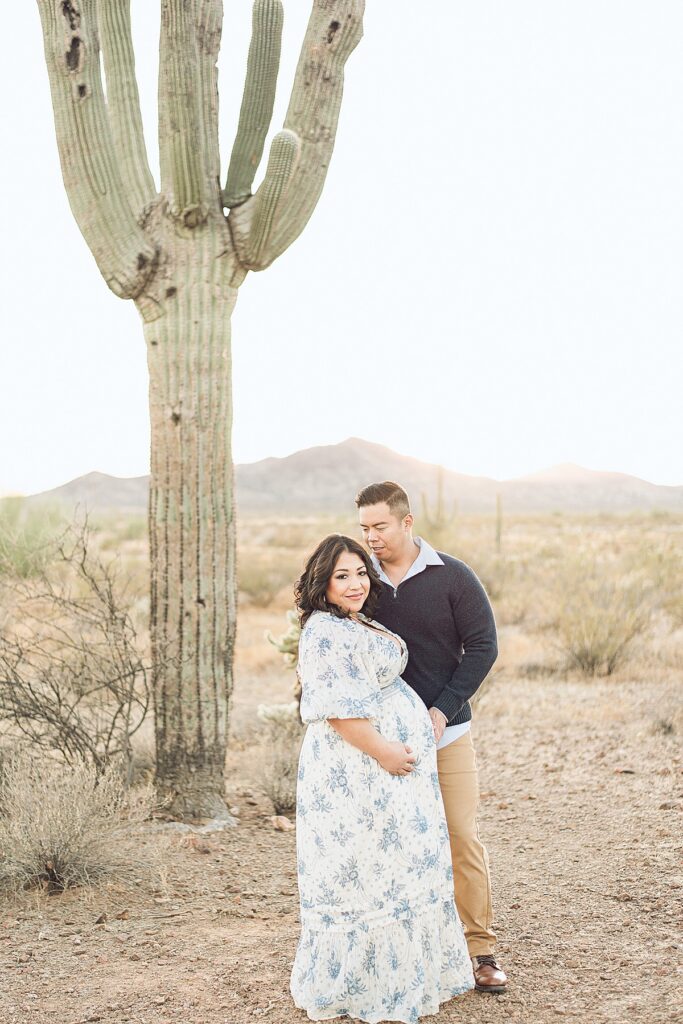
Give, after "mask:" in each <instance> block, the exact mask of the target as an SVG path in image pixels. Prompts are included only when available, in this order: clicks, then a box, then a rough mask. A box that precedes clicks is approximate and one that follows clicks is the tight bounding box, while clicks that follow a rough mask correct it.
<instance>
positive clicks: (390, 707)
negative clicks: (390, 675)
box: [377, 680, 436, 756]
mask: <svg viewBox="0 0 683 1024" xmlns="http://www.w3.org/2000/svg"><path fill="white" fill-rule="evenodd" d="M383 697H384V699H383V700H382V710H381V713H380V716H379V720H378V723H377V724H378V726H379V730H380V732H381V733H382V736H384V738H385V739H387V740H390V741H394V740H398V741H399V742H401V743H405V744H407V745H408V746H409V747H412V750H413V753H414V754H417V755H418V756H420V755H424V754H428V753H430V752H433V751H434V749H435V746H436V745H435V741H434V729H433V727H432V722H431V719H430V717H429V714H428V712H427V708H426V707H425V706H424V704H423V703H422V701H421V700H420V698H419V697H417V696H416V694H414V693H413V691H412V690H411V689H410V687H409V686H408V684H407V683H404V682H403V680H399V685H396V684H392V688H391V692H388V693H386V694H384V695H383Z"/></svg>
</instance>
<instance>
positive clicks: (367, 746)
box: [328, 718, 417, 775]
mask: <svg viewBox="0 0 683 1024" xmlns="http://www.w3.org/2000/svg"><path fill="white" fill-rule="evenodd" d="M328 722H329V724H330V725H331V726H332V728H333V729H334V731H335V732H338V733H339V735H340V736H341V737H342V739H344V740H346V742H347V743H350V744H351V746H352V747H356V748H357V749H358V750H362V751H363V753H364V754H370V756H371V757H374V758H375V760H376V761H378V762H379V764H380V765H381V767H382V768H384V769H385V771H387V772H389V773H390V774H391V775H409V774H410V772H412V770H413V767H414V765H415V761H416V760H417V758H416V757H415V755H414V754H413V752H412V749H411V748H410V747H407V746H406V745H405V743H401V741H400V740H393V741H392V740H385V739H384V737H383V736H381V735H380V733H378V732H377V729H375V727H374V725H372V724H371V722H370V721H369V719H367V718H329V719H328Z"/></svg>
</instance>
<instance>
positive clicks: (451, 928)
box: [290, 612, 474, 1024]
mask: <svg viewBox="0 0 683 1024" xmlns="http://www.w3.org/2000/svg"><path fill="white" fill-rule="evenodd" d="M366 621H370V620H366ZM373 625H375V626H377V628H379V629H383V628H384V627H381V626H380V625H379V623H373ZM407 660H408V655H407V652H406V648H405V644H404V643H403V641H401V647H400V648H399V647H398V645H397V644H396V643H395V642H394V641H393V640H392V639H390V637H388V636H382V635H381V634H380V633H377V632H375V631H373V630H371V629H369V628H368V627H367V626H364V625H362V624H361V623H360V622H354V621H353V620H352V619H340V618H337V617H336V616H334V615H332V614H330V613H327V612H314V613H313V615H311V617H310V619H309V620H308V622H307V623H306V625H305V626H304V629H303V631H302V634H301V640H300V645H299V672H300V675H301V681H302V697H301V715H302V718H303V720H304V721H305V722H306V723H308V729H307V731H306V735H305V737H304V742H303V746H302V748H301V756H300V759H299V775H298V785H297V817H296V828H297V857H298V881H299V896H300V900H301V937H300V940H299V945H298V948H297V952H296V958H295V961H294V966H293V968H292V976H291V982H290V989H291V993H292V996H293V998H294V1002H295V1003H296V1005H297V1006H298V1007H300V1008H301V1009H303V1010H306V1011H307V1013H308V1016H309V1017H310V1018H311V1019H312V1020H327V1019H329V1018H331V1017H337V1016H348V1017H353V1018H357V1019H360V1020H363V1021H368V1022H370V1024H376V1022H378V1021H404V1022H408V1024H413V1022H415V1021H417V1019H418V1017H421V1016H422V1015H423V1014H431V1013H436V1012H437V1011H438V1009H439V1004H440V1003H442V1002H444V1001H446V1000H447V999H450V998H451V997H453V996H456V995H459V994H460V993H462V992H466V991H467V990H468V989H471V988H473V987H474V978H473V975H472V966H471V963H470V959H469V956H468V953H467V946H466V943H465V938H464V934H463V929H462V925H461V923H460V918H459V917H458V913H457V910H456V908H455V903H454V901H453V868H452V865H451V855H450V847H449V841H448V831H447V828H446V820H445V816H444V809H443V803H442V800H441V791H440V789H439V777H438V774H437V768H436V745H435V742H434V732H433V729H432V724H431V720H430V718H429V715H428V713H427V709H426V708H425V706H424V704H423V703H422V701H421V700H420V699H419V698H418V697H417V696H416V695H415V693H414V692H413V691H412V690H411V688H410V687H409V686H408V684H407V683H405V682H404V681H403V680H402V679H400V678H399V673H400V672H402V671H403V669H404V668H405V665H406V662H407ZM328 718H369V719H371V721H372V722H373V724H374V725H375V727H376V728H377V729H378V730H379V732H380V733H381V734H382V736H384V737H385V738H386V739H388V740H390V741H392V740H400V741H401V742H402V743H406V744H407V745H408V746H409V747H411V748H412V751H413V753H414V754H415V755H416V757H417V762H416V766H415V769H414V771H412V772H411V773H410V774H409V775H405V776H398V775H391V774H389V772H387V771H386V770H385V769H383V768H382V767H381V766H380V765H379V763H378V762H377V761H376V760H375V759H374V758H373V757H370V756H369V755H368V754H364V753H363V752H362V751H360V750H358V749H357V748H356V747H353V746H351V744H350V743H347V742H346V741H345V740H343V739H342V738H341V736H340V735H339V734H338V733H337V732H335V730H334V729H333V728H332V726H331V725H330V724H329V723H328V722H327V721H326V719H328Z"/></svg>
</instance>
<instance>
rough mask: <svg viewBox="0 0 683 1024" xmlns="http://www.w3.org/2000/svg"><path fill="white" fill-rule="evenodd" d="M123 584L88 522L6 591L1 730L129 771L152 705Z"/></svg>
mask: <svg viewBox="0 0 683 1024" xmlns="http://www.w3.org/2000/svg"><path fill="white" fill-rule="evenodd" d="M121 575H122V574H121V573H120V572H119V570H118V568H117V565H116V562H115V561H111V560H110V561H105V560H103V559H102V558H101V557H100V556H99V554H98V553H97V552H96V551H93V545H92V537H91V533H90V529H89V526H88V523H87V521H86V522H84V523H81V524H78V523H76V524H74V525H73V526H71V527H69V528H68V529H67V530H66V531H65V532H64V534H63V535H62V537H61V538H60V539H59V540H58V541H57V542H56V544H55V549H54V551H53V561H52V562H51V564H50V565H49V567H48V568H46V569H42V570H41V571H40V573H39V574H38V575H37V578H36V579H34V580H31V581H30V582H27V581H25V580H16V581H13V582H11V583H7V584H6V587H5V589H6V590H7V591H8V592H10V593H11V595H12V601H13V607H12V614H11V616H9V615H8V617H7V621H6V623H5V628H4V629H3V631H2V633H0V724H1V725H2V726H3V728H5V729H7V730H9V731H10V733H11V735H12V736H13V737H18V736H20V735H21V736H23V737H25V738H26V740H28V741H29V743H30V744H31V746H32V747H33V748H34V749H35V748H38V747H40V748H42V749H43V750H45V751H47V752H50V753H53V752H54V751H58V752H59V754H60V757H61V758H62V759H63V760H65V761H67V762H71V761H73V762H74V763H78V762H79V761H80V760H82V759H85V760H89V761H91V762H92V763H93V764H94V765H95V767H96V768H98V769H100V768H101V767H102V766H103V765H104V764H105V763H106V762H107V760H108V759H110V758H111V757H114V756H117V755H123V757H124V758H125V759H126V760H127V761H128V763H129V765H130V762H131V739H132V737H133V736H134V735H135V733H136V732H137V731H138V729H139V728H140V727H141V725H142V723H143V721H144V718H145V714H146V712H147V708H148V705H149V700H150V686H149V679H148V677H149V671H150V666H149V659H148V656H147V652H146V650H145V649H144V648H143V644H142V643H141V641H140V639H139V637H138V634H137V630H136V626H135V623H134V620H133V615H132V611H133V606H134V601H135V595H134V594H131V593H130V590H131V588H130V586H129V581H128V580H126V581H125V582H122V581H121V579H120V576H121Z"/></svg>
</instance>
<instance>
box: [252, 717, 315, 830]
mask: <svg viewBox="0 0 683 1024" xmlns="http://www.w3.org/2000/svg"><path fill="white" fill-rule="evenodd" d="M257 717H258V718H259V720H260V721H261V722H262V723H263V743H262V744H261V748H260V757H259V786H260V788H261V790H262V791H263V792H264V793H265V794H266V796H267V797H268V798H269V799H270V801H271V802H272V804H273V807H274V809H275V813H276V814H285V813H286V812H288V811H291V810H293V809H294V808H295V807H296V780H297V773H298V768H299V750H300V749H301V741H302V739H303V734H304V726H303V724H302V722H301V719H300V717H299V705H298V703H297V701H292V703H291V704H272V705H264V704H261V705H259V708H258V711H257Z"/></svg>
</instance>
